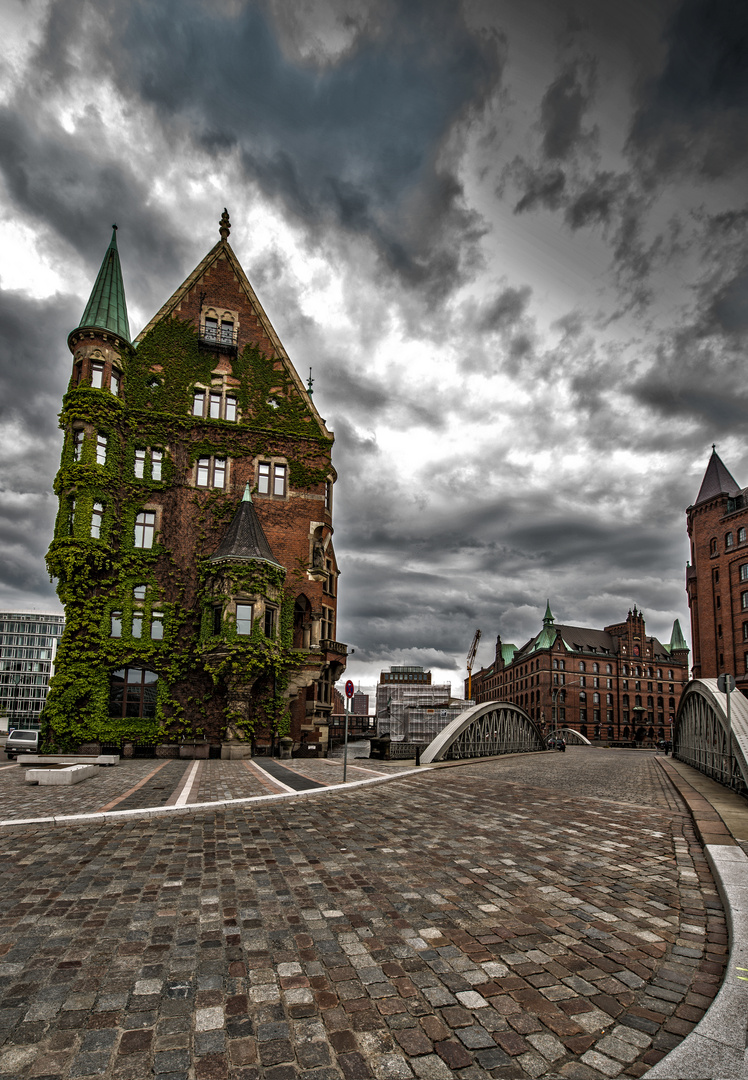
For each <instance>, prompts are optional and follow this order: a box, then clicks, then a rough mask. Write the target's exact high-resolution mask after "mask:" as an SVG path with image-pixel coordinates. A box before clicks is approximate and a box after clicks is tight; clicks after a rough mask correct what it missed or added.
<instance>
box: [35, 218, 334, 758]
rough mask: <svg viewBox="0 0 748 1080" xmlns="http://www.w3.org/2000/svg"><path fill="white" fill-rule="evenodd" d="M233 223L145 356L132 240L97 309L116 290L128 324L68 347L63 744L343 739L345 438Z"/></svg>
mask: <svg viewBox="0 0 748 1080" xmlns="http://www.w3.org/2000/svg"><path fill="white" fill-rule="evenodd" d="M228 229H229V224H228V215H226V214H224V218H223V219H222V221H221V240H220V241H219V243H218V244H216V246H215V247H214V248H213V249H212V251H211V252H209V254H208V255H207V256H206V257H205V259H203V261H202V262H201V263H200V265H199V266H198V267H197V268H196V269H195V270H194V271H193V272H192V274H191V275H190V276H189V277H188V278H187V280H186V281H185V283H184V284H183V285H182V286H180V288H179V289H178V290H177V291H176V293H175V294H174V295H173V296H172V297H171V299H170V300H169V301H168V302H167V303H166V304H165V305H164V306H163V307H162V308H161V310H160V311H159V313H158V314H157V315H156V316H155V317H154V319H152V320H151V322H150V323H149V324H148V326H147V327H146V328H145V330H143V331H142V333H141V334H140V335H138V337H137V338H136V339H135V342H134V343H133V344H132V345H131V344H130V343H129V342H128V341H127V340H125V339H124V337H123V335H122V327H123V325H124V326H125V327H126V325H127V321H126V312H124V315H123V304H124V289H123V288H122V282H121V277H120V276H119V275H120V271H119V257H118V256H117V253H116V242H115V239H114V238H113V240H112V245H110V249H109V251H108V252H107V258H106V259H105V265H104V266H102V271H101V272H100V275H99V279H97V283H96V290H98V292H97V303H96V305H94V306H92V304H91V302H89V305H88V306H87V308H86V315H88V313H89V312H91V311H93V312H94V313H95V318H94V316H93V315H92V316H91V319H93V320H94V322H100V323H105V324H106V323H107V313H108V312H109V311H110V310H114V305H108V304H107V290H111V291H112V292H116V293H117V296H118V297H121V302H119V304H118V307H117V308H116V314H117V325H116V326H114V325H113V326H109V325H88V324H87V322H86V320H85V318H84V324H83V325H81V326H79V327H78V328H77V329H76V330H74V331H73V332H72V333H71V334H70V337H69V339H68V341H69V345H70V348H71V351H72V353H73V377H72V379H71V383H70V387H69V390H68V393H67V395H66V396H65V398H64V400H63V411H62V415H61V426H62V427H63V430H64V431H65V443H64V448H63V453H62V461H61V466H60V471H59V473H58V476H57V480H56V485H55V487H56V491H57V494H58V496H59V500H60V512H59V514H58V519H57V524H56V529H55V537H54V540H53V542H52V545H51V546H50V550H49V555H48V563H49V568H50V572H51V573H52V574H53V575H54V576H55V577H56V578H57V580H58V593H59V596H60V599H61V600H62V602H63V604H64V605H65V608H66V615H67V624H66V631H65V634H64V636H63V638H62V641H61V643H60V649H59V653H58V660H57V673H56V675H55V679H54V684H53V687H52V690H51V692H50V697H49V701H48V706H47V710H46V713H45V720H46V725H47V727H46V733H47V740H48V743H49V744H50V745H51V744H58V745H61V746H66V747H67V746H71V745H74V744H77V743H80V742H84V741H91V740H99V741H104V742H108V743H111V742H117V741H121V740H123V739H127V740H135V741H138V740H140V741H143V742H148V741H151V742H154V741H155V742H169V741H179V740H183V739H195V738H204V739H206V740H207V741H208V742H209V743H211V744H212V745H214V746H216V747H217V746H218V744H219V743H221V742H222V741H224V740H226V739H228V740H229V741H230V740H232V739H238V740H243V741H246V740H252V742H253V743H255V744H259V745H263V744H267V743H268V742H269V741H270V740H272V739H274V738H275V737H276V736H279V735H283V734H289V733H290V734H291V736H292V737H293V738H294V740H295V741H297V742H299V741H301V740H302V738H303V739H309V738H320V736H321V733H322V734H324V732H325V731H326V728H325V724H326V721H327V718H328V716H329V714H330V712H331V710H332V685H333V683H334V682H335V680H336V679H337V678H339V676H340V675H341V674H342V672H343V670H344V668H345V657H346V653H347V650H346V647H345V646H344V645H341V644H339V643H338V642H336V641H335V616H336V606H337V578H338V568H337V562H336V559H335V553H334V550H333V545H332V532H333V529H332V488H333V484H334V481H335V478H336V473H335V470H334V469H333V467H332V464H331V459H330V454H331V449H332V443H333V436H332V433H331V432H330V431H328V430H327V428H326V427H325V423H324V421H323V420H322V418H321V417H320V415H319V413H318V412H317V410H316V408H315V406H314V403H313V402H312V399H311V395H310V394H309V393H308V392H307V390H306V388H305V387H304V385H303V383H302V382H301V380H300V378H299V376H298V374H297V372H296V371H295V370H294V368H293V365H292V364H291V362H290V360H289V358H288V356H287V354H286V352H285V350H284V348H283V346H282V344H281V342H280V340H279V339H278V337H277V335H276V333H275V331H274V330H273V328H272V326H271V325H270V322H269V320H268V318H267V316H266V314H265V312H264V311H263V309H262V307H261V305H260V303H259V301H258V299H257V297H256V296H255V294H254V291H253V290H252V287H251V285H250V284H249V282H248V281H247V279H246V276H245V275H244V272H243V270H242V268H241V266H240V265H239V262H238V260H237V258H236V256H235V254H234V252H233V251H232V249H231V247H230V245H229V244H228V240H227V236H228ZM105 267H106V274H107V277H106V279H104V280H102V273H103V272H104V269H105ZM123 319H124V322H123ZM89 321H90V320H89Z"/></svg>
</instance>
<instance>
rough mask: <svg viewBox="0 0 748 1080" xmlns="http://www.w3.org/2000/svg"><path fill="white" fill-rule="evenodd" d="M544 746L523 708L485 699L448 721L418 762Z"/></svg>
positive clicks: (521, 750) (491, 754)
mask: <svg viewBox="0 0 748 1080" xmlns="http://www.w3.org/2000/svg"><path fill="white" fill-rule="evenodd" d="M545 749H546V745H545V742H544V740H543V736H542V735H541V733H540V729H539V728H538V727H537V725H536V724H535V722H534V721H533V720H531V719H530V717H529V716H528V715H527V713H526V712H525V710H524V709H520V707H519V706H518V705H513V704H512V703H511V702H509V701H488V702H486V703H485V704H483V705H473V706H471V708H469V709H466V710H465V712H462V713H460V715H459V716H457V717H455V719H454V720H453V721H452V722H451V723H450V724H447V726H446V727H445V728H444V729H443V730H442V731H440V732H439V734H438V735H437V736H436V738H435V739H434V740H433V741H432V742H430V743H429V745H428V746H427V747H426V749H425V750H424V752H423V753H422V754H421V763H422V764H424V765H426V764H428V763H429V762H431V761H457V760H460V759H462V758H479V757H494V756H495V755H497V754H518V753H523V752H527V751H530V750H545Z"/></svg>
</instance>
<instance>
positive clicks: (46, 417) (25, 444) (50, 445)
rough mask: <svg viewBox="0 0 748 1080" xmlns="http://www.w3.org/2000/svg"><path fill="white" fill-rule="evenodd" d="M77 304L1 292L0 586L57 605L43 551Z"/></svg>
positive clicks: (52, 510)
mask: <svg viewBox="0 0 748 1080" xmlns="http://www.w3.org/2000/svg"><path fill="white" fill-rule="evenodd" d="M77 309H78V304H77V301H75V300H73V299H72V298H71V297H53V298H51V299H47V300H32V299H30V298H29V297H26V296H24V295H23V294H21V293H18V292H10V291H8V290H2V289H0V476H1V477H2V481H0V550H1V551H2V558H0V589H2V590H3V592H4V593H5V594H6V595H11V596H12V595H13V594H16V593H17V594H18V595H19V596H21V595H22V594H23V593H24V592H25V593H26V594H31V595H32V596H34V597H36V598H37V601H41V602H44V603H46V605H47V606H48V605H49V604H51V605H52V606H53V607H56V606H57V603H56V600H54V599H53V597H54V589H53V587H52V586H51V585H50V582H49V578H48V576H47V573H46V570H45V566H44V555H45V553H46V550H47V546H48V544H49V541H50V539H51V537H52V529H53V527H54V520H55V514H56V512H57V499H56V498H55V497H54V495H53V494H52V480H53V478H54V475H55V473H56V471H57V466H58V463H59V459H60V446H61V443H62V436H61V433H60V431H59V428H58V425H57V414H58V412H59V408H60V401H61V398H62V395H63V393H64V392H65V389H66V387H67V381H68V378H69V364H68V363H67V362H64V360H63V362H62V363H61V362H60V360H61V355H62V357H63V358H64V356H65V355H66V354H67V349H66V347H65V335H66V333H67V330H68V329H69V327H71V326H74V325H75V323H76V322H77V321H78V318H79V317H80V312H78V310H77Z"/></svg>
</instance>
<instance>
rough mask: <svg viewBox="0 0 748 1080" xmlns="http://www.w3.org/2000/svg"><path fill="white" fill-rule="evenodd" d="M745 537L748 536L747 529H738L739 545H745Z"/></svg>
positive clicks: (742, 527)
mask: <svg viewBox="0 0 748 1080" xmlns="http://www.w3.org/2000/svg"><path fill="white" fill-rule="evenodd" d="M745 536H746V533H745V527H744V526H741V527H740V528H739V529H738V543H739V544H744V543H745Z"/></svg>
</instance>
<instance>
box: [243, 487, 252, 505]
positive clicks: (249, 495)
mask: <svg viewBox="0 0 748 1080" xmlns="http://www.w3.org/2000/svg"><path fill="white" fill-rule="evenodd" d="M242 502H252V492H251V491H250V490H249V483H246V484H245V485H244V494H243V495H242Z"/></svg>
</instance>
